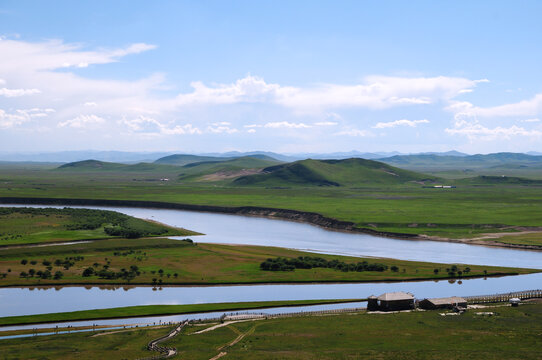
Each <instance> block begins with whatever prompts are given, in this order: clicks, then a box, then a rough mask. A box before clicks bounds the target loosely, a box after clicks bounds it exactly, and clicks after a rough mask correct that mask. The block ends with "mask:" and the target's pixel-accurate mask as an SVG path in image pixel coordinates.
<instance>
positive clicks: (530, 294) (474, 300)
mask: <svg viewBox="0 0 542 360" xmlns="http://www.w3.org/2000/svg"><path fill="white" fill-rule="evenodd" d="M512 298H518V299H520V300H526V299H533V298H542V290H525V291H516V292H509V293H505V294H493V295H478V296H465V297H464V299H465V300H467V302H468V303H470V304H483V303H494V302H507V301H510V299H512Z"/></svg>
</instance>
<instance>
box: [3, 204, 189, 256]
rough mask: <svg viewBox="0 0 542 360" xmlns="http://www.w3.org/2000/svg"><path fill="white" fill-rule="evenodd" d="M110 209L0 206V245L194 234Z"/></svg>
mask: <svg viewBox="0 0 542 360" xmlns="http://www.w3.org/2000/svg"><path fill="white" fill-rule="evenodd" d="M195 234H197V233H194V232H192V231H189V230H185V229H177V228H173V227H171V226H166V225H163V224H158V223H154V222H151V221H147V220H142V219H137V218H134V217H131V216H128V215H124V214H120V213H118V212H114V211H106V210H91V209H68V208H66V209H54V208H44V209H36V208H9V207H8V208H0V247H1V246H8V245H22V244H39V243H49V242H66V241H80V240H90V239H95V240H100V239H111V238H114V237H126V236H127V237H142V236H167V235H172V236H173V235H179V236H183V235H195Z"/></svg>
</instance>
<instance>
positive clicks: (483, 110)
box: [446, 94, 542, 118]
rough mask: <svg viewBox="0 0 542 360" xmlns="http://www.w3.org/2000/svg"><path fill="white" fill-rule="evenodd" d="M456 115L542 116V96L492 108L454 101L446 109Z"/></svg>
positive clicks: (487, 116)
mask: <svg viewBox="0 0 542 360" xmlns="http://www.w3.org/2000/svg"><path fill="white" fill-rule="evenodd" d="M446 109H447V110H448V111H451V112H453V113H455V114H461V115H463V116H477V117H485V118H491V117H524V116H537V115H539V114H542V94H537V95H535V96H534V97H532V98H531V99H528V100H522V101H519V102H516V103H511V104H504V105H499V106H491V107H479V106H474V105H473V104H472V103H470V102H468V101H452V102H451V104H450V105H449V106H448V107H447V108H446Z"/></svg>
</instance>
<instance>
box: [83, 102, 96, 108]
mask: <svg viewBox="0 0 542 360" xmlns="http://www.w3.org/2000/svg"><path fill="white" fill-rule="evenodd" d="M83 105H84V106H89V107H94V106H98V104H96V103H95V102H93V101H87V102H85V103H84V104H83Z"/></svg>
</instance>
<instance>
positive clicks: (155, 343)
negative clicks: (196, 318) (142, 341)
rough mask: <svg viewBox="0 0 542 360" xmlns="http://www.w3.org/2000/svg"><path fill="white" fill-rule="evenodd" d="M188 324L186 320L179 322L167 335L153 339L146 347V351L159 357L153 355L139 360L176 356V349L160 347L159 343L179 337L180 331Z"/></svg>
mask: <svg viewBox="0 0 542 360" xmlns="http://www.w3.org/2000/svg"><path fill="white" fill-rule="evenodd" d="M188 323H189V321H188V320H185V321H183V322H181V323H180V324H179V325H178V326H176V327H175V329H173V330H171V331H170V332H169V333H168V334H166V335H164V336H161V337H159V338H158V339H154V340H152V341H151V342H149V344H148V345H147V350H149V351H156V352H159V353H160V354H159V355H155V356H152V357H148V358H143V359H139V360H154V359H167V358H169V357H172V356H175V355H177V349H176V348H174V347H168V346H160V345H159V344H160V343H161V342H164V341H167V340H170V339H173V338H174V337H175V336H177V335H179V334H180V333H181V331H182V329H183V328H184V327H185V326H186V325H187V324H188Z"/></svg>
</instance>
